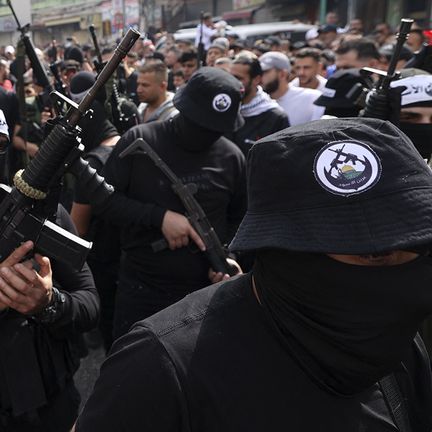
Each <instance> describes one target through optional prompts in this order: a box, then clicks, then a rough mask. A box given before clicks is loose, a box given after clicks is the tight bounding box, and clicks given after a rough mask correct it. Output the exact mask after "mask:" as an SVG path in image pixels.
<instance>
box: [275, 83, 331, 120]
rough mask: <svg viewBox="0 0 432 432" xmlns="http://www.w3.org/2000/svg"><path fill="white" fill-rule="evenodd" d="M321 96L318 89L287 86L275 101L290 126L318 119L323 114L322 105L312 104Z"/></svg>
mask: <svg viewBox="0 0 432 432" xmlns="http://www.w3.org/2000/svg"><path fill="white" fill-rule="evenodd" d="M320 96H321V92H320V91H318V90H312V89H308V88H303V87H294V86H291V85H290V86H289V88H288V91H287V92H286V93H285V94H284V95H283V96H281V97H280V98H279V99H277V103H278V104H279V105H280V106H281V107H282V109H283V110H284V111H285V112H286V113H287V116H288V120H289V122H290V125H291V126H295V125H298V124H302V123H307V122H310V121H312V120H318V119H319V118H321V116H322V115H323V114H324V110H325V108H324V107H321V106H318V105H314V101H315V100H316V99H318V98H319V97H320Z"/></svg>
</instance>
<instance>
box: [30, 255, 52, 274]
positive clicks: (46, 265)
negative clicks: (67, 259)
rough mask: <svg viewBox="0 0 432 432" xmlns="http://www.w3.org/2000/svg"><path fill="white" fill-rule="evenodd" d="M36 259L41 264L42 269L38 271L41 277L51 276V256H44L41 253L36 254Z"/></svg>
mask: <svg viewBox="0 0 432 432" xmlns="http://www.w3.org/2000/svg"><path fill="white" fill-rule="evenodd" d="M34 259H35V260H36V262H37V263H38V264H39V266H40V270H39V271H38V273H39V275H40V276H41V277H45V276H50V275H51V262H50V260H49V258H47V257H44V256H42V255H39V254H35V256H34Z"/></svg>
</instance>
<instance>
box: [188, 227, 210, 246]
mask: <svg viewBox="0 0 432 432" xmlns="http://www.w3.org/2000/svg"><path fill="white" fill-rule="evenodd" d="M189 237H190V238H191V239H192V240H193V241H194V242H195V243H196V245H197V246H198V248H199V249H200V250H201V251H202V252H204V251H205V250H206V247H205V244H204V242H203V241H202V239H201V237H200V236H199V235H198V233H197V232H196V231H195V230H194V229H193V228H192V227H191V228H190V230H189Z"/></svg>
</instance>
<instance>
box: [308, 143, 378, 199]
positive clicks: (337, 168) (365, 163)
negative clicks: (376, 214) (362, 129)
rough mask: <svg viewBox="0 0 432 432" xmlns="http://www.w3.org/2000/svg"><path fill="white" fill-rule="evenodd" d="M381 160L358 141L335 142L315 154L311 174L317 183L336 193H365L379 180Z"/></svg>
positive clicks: (347, 194) (346, 194)
mask: <svg viewBox="0 0 432 432" xmlns="http://www.w3.org/2000/svg"><path fill="white" fill-rule="evenodd" d="M381 172H382V167H381V161H380V160H379V158H378V156H377V154H376V153H375V152H374V151H373V150H372V149H371V148H370V147H369V146H368V145H366V144H363V143H361V142H359V141H334V142H331V143H329V144H327V145H326V146H324V147H323V148H322V149H321V150H320V151H319V152H318V154H317V155H316V157H315V161H314V174H315V178H316V180H317V181H318V183H319V184H320V185H321V186H322V187H323V188H324V189H326V190H328V191H329V192H331V193H334V194H337V195H345V196H349V195H354V194H359V193H362V192H365V191H366V190H368V189H370V188H371V187H373V186H375V184H376V183H377V182H378V181H379V179H380V177H381Z"/></svg>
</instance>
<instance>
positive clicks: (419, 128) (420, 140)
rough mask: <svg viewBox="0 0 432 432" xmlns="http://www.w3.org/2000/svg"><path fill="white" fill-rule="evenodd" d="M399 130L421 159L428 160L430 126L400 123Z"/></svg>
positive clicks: (431, 146)
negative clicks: (411, 143)
mask: <svg viewBox="0 0 432 432" xmlns="http://www.w3.org/2000/svg"><path fill="white" fill-rule="evenodd" d="M399 129H400V130H401V131H402V132H404V133H405V134H406V135H407V136H408V138H409V139H410V140H411V141H412V142H413V144H414V146H415V148H416V149H417V151H418V152H419V153H420V154H421V156H422V158H423V159H427V160H429V159H430V158H431V154H432V124H416V123H405V122H401V123H400V125H399Z"/></svg>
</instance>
